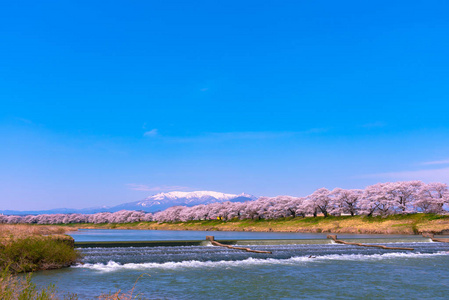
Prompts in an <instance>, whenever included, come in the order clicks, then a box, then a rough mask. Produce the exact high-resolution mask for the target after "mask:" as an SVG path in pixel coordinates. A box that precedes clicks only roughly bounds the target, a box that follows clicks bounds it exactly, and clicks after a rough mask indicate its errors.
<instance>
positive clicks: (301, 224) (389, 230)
mask: <svg viewBox="0 0 449 300" xmlns="http://www.w3.org/2000/svg"><path fill="white" fill-rule="evenodd" d="M76 227H78V228H115V229H153V230H206V231H259V232H260V231H261V232H270V231H273V232H310V233H319V232H326V233H360V234H420V233H423V232H433V233H437V234H438V233H444V232H449V216H438V215H430V214H411V215H396V216H390V217H385V218H382V217H366V216H354V217H328V218H324V217H316V218H313V217H307V218H286V219H277V220H257V221H256V220H233V221H228V222H225V221H218V220H209V221H189V222H177V223H157V222H139V223H127V224H82V225H78V224H77V225H76Z"/></svg>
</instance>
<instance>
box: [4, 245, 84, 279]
mask: <svg viewBox="0 0 449 300" xmlns="http://www.w3.org/2000/svg"><path fill="white" fill-rule="evenodd" d="M78 256H79V254H78V252H77V251H76V250H75V249H74V248H73V246H71V245H70V244H69V243H67V242H66V241H64V240H60V239H56V238H54V237H52V236H30V237H26V238H20V239H11V240H9V241H8V242H5V243H3V244H1V245H0V270H5V269H9V270H10V271H11V272H14V273H18V272H32V271H37V270H46V269H56V268H61V267H65V266H69V265H71V264H73V263H74V262H75V261H76V260H77V258H78Z"/></svg>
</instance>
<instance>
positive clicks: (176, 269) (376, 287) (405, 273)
mask: <svg viewBox="0 0 449 300" xmlns="http://www.w3.org/2000/svg"><path fill="white" fill-rule="evenodd" d="M84 233H87V234H86V235H83V234H84ZM101 233H102V231H98V230H91V231H89V230H88V231H82V232H81V233H76V234H74V235H73V236H74V237H75V239H77V240H79V238H90V239H91V240H90V241H95V239H94V240H92V238H93V237H95V238H104V239H106V240H111V238H113V239H117V240H125V239H126V238H130V239H131V238H132V239H134V238H136V235H140V236H142V234H143V235H146V238H148V239H149V240H162V239H164V238H165V237H166V235H167V234H173V235H172V236H171V239H173V237H174V236H177V235H179V239H183V240H184V239H185V240H187V239H195V238H198V239H203V238H204V236H205V235H206V234H207V235H211V234H212V232H207V231H206V232H191V231H189V232H173V231H169V232H164V231H156V232H142V231H138V232H134V231H132V230H118V231H115V230H111V231H107V232H106V233H108V235H107V236H106V237H105V236H103V237H102V236H101ZM98 234H100V236H98ZM127 234H129V236H128V237H126V235H127ZM213 234H214V235H215V236H216V237H217V239H218V238H220V239H237V238H242V239H248V238H250V239H255V236H257V237H258V238H268V237H272V238H275V239H285V238H287V239H289V238H293V236H295V237H296V236H297V237H298V238H306V237H309V238H321V237H323V238H324V237H325V234H298V233H254V232H243V233H241V232H231V233H227V232H213ZM219 234H223V235H219ZM248 234H250V236H248ZM339 236H341V237H346V236H348V235H339ZM350 237H354V235H350ZM367 237H372V235H369V236H367ZM382 237H384V236H382ZM400 237H403V236H400ZM386 245H388V244H386ZM392 245H394V246H403V247H411V248H415V250H414V251H397V250H393V251H392V250H383V249H378V248H364V247H357V246H351V245H341V244H321V245H309V244H302V245H263V246H262V245H260V246H251V248H253V249H258V250H269V251H272V252H273V254H271V255H270V254H257V253H248V252H244V251H236V250H230V249H226V248H221V247H213V246H182V247H139V248H132V247H128V248H83V249H80V251H81V252H82V253H83V254H84V258H83V264H79V265H77V266H74V267H71V268H67V269H62V270H54V271H43V272H38V273H36V274H35V279H34V280H35V282H37V283H38V284H40V285H46V284H48V283H49V282H53V283H56V284H57V286H59V287H60V289H61V290H63V291H70V292H76V293H77V294H78V295H79V297H80V299H92V298H94V297H95V296H98V295H99V294H100V293H104V292H111V291H112V292H115V291H117V290H118V289H121V290H124V291H127V290H129V289H131V288H132V287H133V285H134V284H135V282H136V280H137V279H138V278H139V277H140V276H141V275H142V274H145V275H144V276H143V277H142V278H140V279H139V281H138V282H137V284H136V288H135V290H134V295H136V294H140V295H142V297H143V298H144V299H230V298H232V299H322V298H333V299H348V298H349V299H374V298H376V299H377V298H381V299H447V297H448V296H447V295H449V253H448V251H449V244H444V243H433V242H420V243H395V244H392Z"/></svg>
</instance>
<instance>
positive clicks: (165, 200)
mask: <svg viewBox="0 0 449 300" xmlns="http://www.w3.org/2000/svg"><path fill="white" fill-rule="evenodd" d="M256 199H257V197H255V196H253V195H249V194H245V193H242V194H239V195H235V194H224V193H219V192H213V191H196V192H169V193H159V194H156V195H153V196H150V197H148V198H145V199H143V200H139V201H134V202H128V203H123V204H119V205H116V206H101V207H91V208H83V209H71V208H57V209H49V210H33V211H31V210H30V211H16V210H0V213H2V214H5V215H40V214H70V213H79V214H93V213H98V212H116V211H119V210H122V209H126V210H142V211H145V212H156V211H162V210H165V209H167V208H169V207H171V206H177V205H183V206H189V207H190V206H195V205H199V204H210V203H216V202H226V201H230V202H245V201H251V200H256Z"/></svg>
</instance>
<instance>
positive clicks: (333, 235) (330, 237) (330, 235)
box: [327, 234, 337, 241]
mask: <svg viewBox="0 0 449 300" xmlns="http://www.w3.org/2000/svg"><path fill="white" fill-rule="evenodd" d="M327 238H328V239H333V240H334V241H335V240H336V239H337V235H336V234H328V235H327Z"/></svg>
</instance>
